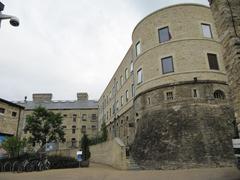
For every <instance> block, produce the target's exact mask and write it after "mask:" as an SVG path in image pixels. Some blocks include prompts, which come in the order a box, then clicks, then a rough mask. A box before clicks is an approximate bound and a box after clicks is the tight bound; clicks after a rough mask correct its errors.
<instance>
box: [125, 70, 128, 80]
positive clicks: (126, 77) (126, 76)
mask: <svg viewBox="0 0 240 180" xmlns="http://www.w3.org/2000/svg"><path fill="white" fill-rule="evenodd" d="M127 79H128V68H126V69H125V80H127Z"/></svg>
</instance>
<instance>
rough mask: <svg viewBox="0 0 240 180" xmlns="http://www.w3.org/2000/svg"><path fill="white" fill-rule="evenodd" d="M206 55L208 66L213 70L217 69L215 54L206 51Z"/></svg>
mask: <svg viewBox="0 0 240 180" xmlns="http://www.w3.org/2000/svg"><path fill="white" fill-rule="evenodd" d="M207 56H208V63H209V68H210V69H213V70H219V66H218V60H217V55H216V54H210V53H208V54H207Z"/></svg>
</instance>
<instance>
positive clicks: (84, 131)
mask: <svg viewBox="0 0 240 180" xmlns="http://www.w3.org/2000/svg"><path fill="white" fill-rule="evenodd" d="M86 132H87V127H86V126H85V125H83V126H82V133H86Z"/></svg>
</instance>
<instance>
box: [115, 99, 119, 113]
mask: <svg viewBox="0 0 240 180" xmlns="http://www.w3.org/2000/svg"><path fill="white" fill-rule="evenodd" d="M118 108H119V102H118V100H117V102H116V110H117V111H118Z"/></svg>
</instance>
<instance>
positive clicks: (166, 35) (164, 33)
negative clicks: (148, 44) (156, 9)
mask: <svg viewBox="0 0 240 180" xmlns="http://www.w3.org/2000/svg"><path fill="white" fill-rule="evenodd" d="M158 35H159V42H160V43H162V42H166V41H169V40H170V39H171V38H172V37H171V34H170V32H169V28H168V27H164V28H161V29H159V30H158Z"/></svg>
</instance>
